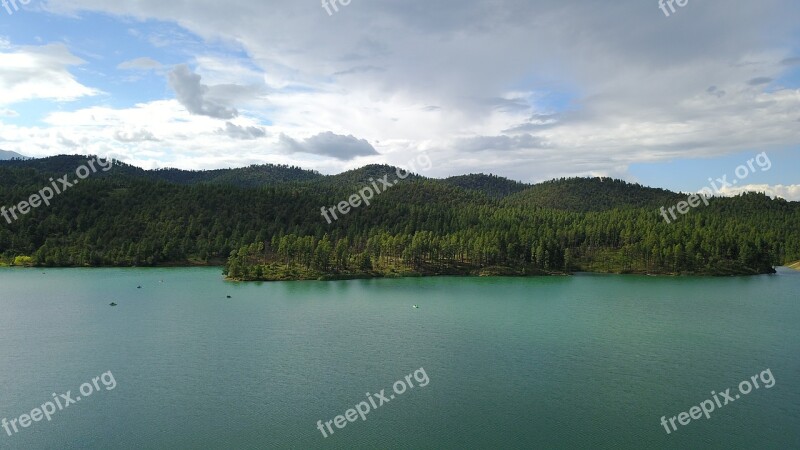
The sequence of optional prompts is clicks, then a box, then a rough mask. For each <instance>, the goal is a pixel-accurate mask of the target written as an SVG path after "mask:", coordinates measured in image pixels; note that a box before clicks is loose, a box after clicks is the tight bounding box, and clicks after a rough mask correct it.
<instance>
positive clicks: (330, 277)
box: [0, 261, 800, 283]
mask: <svg viewBox="0 0 800 450" xmlns="http://www.w3.org/2000/svg"><path fill="white" fill-rule="evenodd" d="M199 267H208V268H212V267H214V268H219V269H220V270H222V271H224V269H225V264H224V262H222V261H209V262H203V263H200V262H193V261H189V262H182V263H176V262H172V263H164V264H156V265H152V266H54V267H50V266H27V265H25V266H22V265H13V264H7V263H0V269H2V268H18V269H32V270H52V269H164V268H175V269H179V268H185V269H188V268H199ZM778 267H786V268H788V269H791V270H796V271H800V261H798V262H794V263H787V264H785V265H781V266H774V268H773V269H772V270H771V271H765V272H758V271H754V270H753V271H731V270H719V271H699V272H646V271H592V270H584V269H578V270H575V271H571V272H562V271H549V272H545V271H536V272H528V271H527V270H526V268H521V269H513V268H509V267H484V268H480V269H471V270H465V271H459V270H443V271H433V272H425V271H413V270H408V271H402V272H398V271H389V272H379V271H372V272H352V273H306V274H303V275H301V274H293V275H296V276H280V277H262V278H249V277H248V278H233V277H229V276H227V275H226V276H224V279H225V280H226V281H232V282H240V283H251V282H261V283H270V282H280V281H343V280H371V279H392V278H433V277H464V278H489V277H503V278H534V277H553V276H561V277H563V276H573V275H575V274H592V275H623V276H625V275H633V276H648V277H659V278H664V277H669V278H681V277H702V278H721V277H737V276H742V277H743V276H758V275H771V274H775V273H776V270H775V268H778ZM223 275H224V273H223Z"/></svg>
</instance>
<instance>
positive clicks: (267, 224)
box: [0, 156, 800, 280]
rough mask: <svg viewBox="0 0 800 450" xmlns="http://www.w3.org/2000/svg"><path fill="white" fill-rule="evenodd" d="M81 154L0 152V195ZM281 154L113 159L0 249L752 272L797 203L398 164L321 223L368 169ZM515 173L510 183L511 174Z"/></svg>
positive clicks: (107, 260)
mask: <svg viewBox="0 0 800 450" xmlns="http://www.w3.org/2000/svg"><path fill="white" fill-rule="evenodd" d="M85 161H86V158H85V157H79V156H60V157H54V158H46V159H41V160H30V161H2V162H0V206H4V207H5V208H6V209H8V208H9V207H11V206H14V205H17V204H19V202H21V201H26V200H27V199H29V198H30V196H31V195H32V194H34V193H36V192H37V191H39V190H40V189H41V188H42V187H44V186H48V185H49V184H50V182H49V178H51V177H54V176H56V177H57V176H60V175H62V174H69V173H74V171H75V169H76V167H78V166H79V165H82V164H84V163H85ZM395 171H396V169H395V168H394V167H391V166H382V165H373V166H367V167H363V168H360V169H356V170H352V171H348V172H345V173H343V174H339V175H331V176H323V175H320V174H317V173H316V172H312V171H306V170H303V169H299V168H294V167H287V166H270V165H265V166H251V167H246V168H241V169H223V170H216V171H205V172H192V171H180V170H174V169H169V170H156V171H149V170H143V169H141V168H137V167H134V166H130V165H127V164H122V163H120V164H118V165H117V166H115V167H114V168H113V169H112V170H110V171H109V172H98V173H97V174H95V175H92V176H91V177H89V178H87V179H86V180H83V181H81V182H80V184H79V185H76V186H74V187H72V188H70V189H69V190H68V191H66V192H64V193H63V194H61V195H59V196H57V197H56V198H54V199H53V200H52V201H51V202H50V205H49V206H44V205H42V206H40V207H38V208H34V209H32V210H31V211H30V212H29V213H27V214H24V215H21V216H20V217H19V218H18V220H14V221H10V222H11V223H7V221H6V220H5V219H3V218H0V263H2V262H5V263H6V264H8V263H13V262H14V261H25V262H26V264H34V265H39V266H134V265H136V266H142V265H160V264H171V265H175V264H214V263H224V262H225V261H227V266H226V272H227V273H228V275H229V276H230V277H232V278H236V279H248V280H249V279H267V280H273V279H302V278H320V277H322V278H331V277H361V276H397V275H407V274H423V275H429V274H479V275H489V274H505V275H533V274H545V273H561V272H570V271H579V270H583V271H594V272H619V273H668V274H717V275H730V274H756V273H768V272H770V271H772V270H773V269H772V266H774V265H779V264H785V263H787V262H789V261H797V260H800V203H796V202H794V203H792V202H786V201H783V200H772V199H770V198H768V197H766V196H764V195H761V194H746V195H741V196H738V197H734V198H721V199H714V200H713V201H712V202H711V204H710V206H707V207H700V208H695V209H694V210H692V211H691V213H690V214H687V215H685V216H682V217H681V218H680V219H679V220H677V221H674V222H673V223H671V224H667V223H666V222H665V221H664V220H663V219H662V218H661V217H660V216H659V214H658V212H657V208H658V207H660V206H662V205H670V204H674V202H675V201H676V200H680V199H685V195H684V194H677V193H672V192H669V191H665V190H661V189H652V188H646V187H643V186H640V185H636V184H630V183H625V182H622V181H618V180H609V179H602V180H601V179H561V180H553V181H550V182H547V183H542V184H538V185H534V186H530V187H525V188H524V190H521V191H519V192H516V193H512V194H510V195H505V194H506V193H508V192H510V191H513V190H516V189H519V188H520V187H524V185H522V186H519V185H517V184H514V182H509V181H508V180H505V179H501V178H499V177H493V176H485V175H468V176H464V177H454V178H451V179H447V180H438V179H430V178H423V177H419V176H409V177H408V179H406V180H404V181H402V182H399V183H397V184H391V186H390V187H389V188H384V187H383V186H381V190H380V191H381V193H380V194H377V195H374V196H373V198H372V199H371V201H370V204H369V205H365V204H362V205H360V206H358V207H353V208H351V209H350V211H348V212H347V213H346V214H340V216H341V217H339V219H338V220H336V221H333V222H332V223H328V222H327V221H326V220H325V219H324V218H323V217H322V216H321V211H320V210H321V208H322V207H331V206H333V205H338V204H340V203H341V202H343V201H346V200H348V199H349V198H350V197H351V196H353V195H354V194H356V193H357V192H359V190H360V189H363V188H364V187H366V186H370V185H371V184H372V182H371V181H370V179H372V180H377V179H379V178H382V177H384V176H386V175H388V176H389V178H388V179H389V181H392V180H393V179H394V178H395V177H396V172H395ZM520 185H521V183H520Z"/></svg>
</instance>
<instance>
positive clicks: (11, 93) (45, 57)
mask: <svg viewBox="0 0 800 450" xmlns="http://www.w3.org/2000/svg"><path fill="white" fill-rule="evenodd" d="M5 50H8V49H2V48H0V92H2V95H0V105H4V104H5V105H10V104H14V103H19V102H22V101H27V100H38V99H45V100H56V101H71V100H76V99H78V98H81V97H87V96H93V95H97V94H98V93H99V92H98V91H97V90H95V89H92V88H89V87H86V86H84V85H82V84H80V83H79V82H77V81H76V80H75V77H74V76H73V75H72V74H71V73H70V71H69V68H70V67H71V66H79V65H82V64H84V61H83V60H82V59H80V58H78V57H76V56H74V55H73V54H72V53H71V52H70V51H69V49H68V48H67V46H66V45H64V44H60V43H59V44H48V45H43V46H38V47H36V46H27V47H19V48H16V49H11V50H10V51H5Z"/></svg>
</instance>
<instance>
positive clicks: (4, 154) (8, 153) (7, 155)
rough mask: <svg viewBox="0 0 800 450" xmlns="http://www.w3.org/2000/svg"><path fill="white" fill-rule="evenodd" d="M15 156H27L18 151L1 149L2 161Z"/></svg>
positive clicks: (0, 157)
mask: <svg viewBox="0 0 800 450" xmlns="http://www.w3.org/2000/svg"><path fill="white" fill-rule="evenodd" d="M15 158H26V156H23V155H20V154H19V153H17V152H11V151H8V150H0V161H6V160H9V159H15Z"/></svg>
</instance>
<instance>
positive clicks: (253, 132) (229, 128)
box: [217, 122, 267, 140]
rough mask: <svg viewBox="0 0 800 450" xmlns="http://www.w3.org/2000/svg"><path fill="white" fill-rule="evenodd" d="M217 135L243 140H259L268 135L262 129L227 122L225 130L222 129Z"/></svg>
mask: <svg viewBox="0 0 800 450" xmlns="http://www.w3.org/2000/svg"><path fill="white" fill-rule="evenodd" d="M217 133H218V134H224V135H226V136H228V137H231V138H233V139H242V140H250V139H258V138H262V137H265V136H266V135H267V132H266V130H264V128H262V127H243V126H239V125H236V124H234V123H231V122H225V128H224V129H223V128H220V129H219V130H218V131H217Z"/></svg>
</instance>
